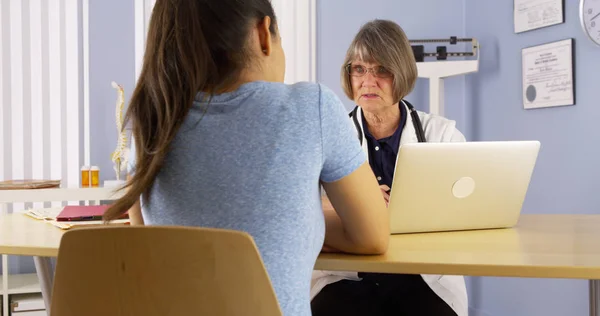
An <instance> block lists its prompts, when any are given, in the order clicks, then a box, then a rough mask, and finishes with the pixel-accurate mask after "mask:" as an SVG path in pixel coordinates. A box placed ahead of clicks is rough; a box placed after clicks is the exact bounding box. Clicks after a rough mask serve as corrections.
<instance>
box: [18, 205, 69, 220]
mask: <svg viewBox="0 0 600 316" xmlns="http://www.w3.org/2000/svg"><path fill="white" fill-rule="evenodd" d="M62 210H63V207H62V206H60V207H48V208H32V209H29V210H27V211H25V212H24V214H25V215H27V216H30V217H33V218H35V219H44V220H53V219H56V217H57V216H58V214H60V212H61V211H62Z"/></svg>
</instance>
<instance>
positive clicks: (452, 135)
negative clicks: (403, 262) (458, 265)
mask: <svg viewBox="0 0 600 316" xmlns="http://www.w3.org/2000/svg"><path fill="white" fill-rule="evenodd" d="M403 105H404V106H405V107H406V105H405V104H404V103H403ZM356 113H357V119H358V123H359V124H360V126H361V129H362V130H363V135H360V137H362V139H363V141H362V148H363V150H364V151H365V152H366V153H368V148H367V141H366V140H365V135H364V127H363V126H362V109H360V108H359V110H358V111H357V112H356ZM406 113H407V114H408V115H407V117H406V124H405V126H404V129H403V130H402V136H401V138H400V146H402V144H406V143H416V142H418V139H417V134H416V132H415V129H414V126H413V123H412V117H411V116H410V114H409V113H410V112H409V110H408V108H406ZM418 114H419V119H420V120H421V124H422V125H423V130H424V132H425V138H426V139H427V141H428V142H464V141H465V137H464V136H463V134H462V133H461V132H459V131H458V129H456V122H455V121H452V120H448V119H446V118H444V117H441V116H438V115H435V114H428V113H424V112H418ZM351 119H352V118H351ZM357 133H358V131H357ZM421 276H422V277H423V280H425V282H426V283H427V285H429V287H430V288H431V289H432V290H433V291H434V292H435V293H436V294H437V295H438V296H439V297H440V298H442V299H443V300H444V301H445V302H446V303H447V304H448V305H449V306H450V307H451V308H452V309H453V310H454V312H455V313H456V314H457V315H458V316H467V315H468V309H469V305H468V299H467V288H466V286H465V280H464V277H462V276H454V275H428V274H427V275H426V274H423V275H421ZM343 279H349V280H357V281H358V280H360V278H358V274H357V272H339V271H319V270H315V271H313V275H312V287H311V290H310V297H311V300H312V298H313V297H315V296H316V295H317V294H318V293H319V292H320V291H321V290H322V289H323V288H324V287H325V286H326V285H327V284H331V283H335V282H337V281H340V280H343Z"/></svg>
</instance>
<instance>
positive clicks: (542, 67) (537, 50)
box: [521, 38, 575, 109]
mask: <svg viewBox="0 0 600 316" xmlns="http://www.w3.org/2000/svg"><path fill="white" fill-rule="evenodd" d="M573 42H574V41H573V39H572V38H569V39H565V40H561V41H557V42H552V43H547V44H542V45H538V46H532V47H527V48H524V49H523V50H522V53H521V55H522V56H521V58H522V67H523V68H522V76H523V79H522V80H523V81H522V84H523V107H524V108H525V109H535V108H545V107H553V106H563V105H574V104H575V81H574V73H573V65H574V54H573Z"/></svg>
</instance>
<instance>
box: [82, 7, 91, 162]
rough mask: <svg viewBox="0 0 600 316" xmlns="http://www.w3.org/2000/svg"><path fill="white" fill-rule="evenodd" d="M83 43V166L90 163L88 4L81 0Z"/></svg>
mask: <svg viewBox="0 0 600 316" xmlns="http://www.w3.org/2000/svg"><path fill="white" fill-rule="evenodd" d="M81 5H82V24H83V26H82V32H83V36H82V41H83V56H82V57H83V164H84V165H86V166H89V165H90V163H91V157H90V155H91V148H90V146H91V135H90V2H89V0H82V4H81Z"/></svg>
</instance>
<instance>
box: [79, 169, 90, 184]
mask: <svg viewBox="0 0 600 316" xmlns="http://www.w3.org/2000/svg"><path fill="white" fill-rule="evenodd" d="M89 186H90V167H89V166H83V167H81V187H82V188H87V187H89Z"/></svg>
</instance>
